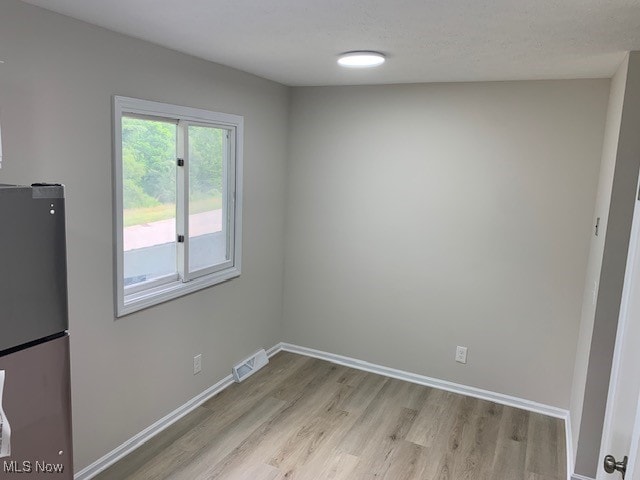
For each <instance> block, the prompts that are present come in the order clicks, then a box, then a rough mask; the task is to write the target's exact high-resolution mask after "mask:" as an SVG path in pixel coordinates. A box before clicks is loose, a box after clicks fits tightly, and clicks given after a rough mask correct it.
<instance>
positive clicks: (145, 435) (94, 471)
mask: <svg viewBox="0 0 640 480" xmlns="http://www.w3.org/2000/svg"><path fill="white" fill-rule="evenodd" d="M280 350H282V347H281V344H278V345H275V346H273V347H271V348H270V349H269V350H267V356H268V357H269V358H271V357H272V356H273V355H275V354H276V353H278V352H279V351H280ZM233 383H234V381H233V376H232V375H231V374H229V375H227V376H226V377H224V378H223V379H222V380H220V381H219V382H218V383H216V384H215V385H213V386H211V387H209V388H207V389H206V390H205V391H204V392H202V393H201V394H199V395H197V396H195V397H193V398H192V399H191V400H189V401H188V402H187V403H185V404H184V405H181V406H180V407H178V408H177V409H175V410H174V411H173V412H171V413H169V414H168V415H166V416H164V417H163V418H161V419H160V420H158V421H157V422H155V423H154V424H153V425H151V426H149V427H147V428H145V429H144V430H142V431H141V432H140V433H138V434H136V435H134V436H133V437H131V438H130V439H129V440H127V441H126V442H124V443H123V444H122V445H120V446H119V447H117V448H115V449H114V450H112V451H110V452H109V453H107V454H106V455H105V456H103V457H102V458H99V459H98V460H96V461H95V462H93V463H92V464H91V465H89V466H87V467H85V468H83V469H82V470H80V471H79V472H78V473H76V474H75V475H74V476H73V478H74V480H89V479H91V478H93V477H95V476H96V475H98V474H99V473H101V472H103V471H104V470H106V469H107V468H109V467H110V466H111V465H113V464H114V463H116V462H117V461H118V460H120V459H122V458H124V457H125V456H127V455H128V454H130V453H131V452H133V451H134V450H135V449H137V448H138V447H140V446H142V445H143V444H145V443H146V442H148V441H149V440H151V439H152V438H153V437H155V436H156V435H158V434H159V433H160V432H162V431H163V430H165V429H166V428H168V427H170V426H171V425H173V424H174V423H175V422H177V421H178V420H180V419H181V418H182V417H184V416H185V415H187V414H188V413H190V412H192V411H193V410H195V409H196V408H198V407H199V406H200V405H202V404H203V403H204V402H206V401H207V400H209V399H210V398H211V397H213V396H214V395H217V394H218V393H220V392H222V391H223V390H224V389H226V388H228V387H230V386H231V385H233Z"/></svg>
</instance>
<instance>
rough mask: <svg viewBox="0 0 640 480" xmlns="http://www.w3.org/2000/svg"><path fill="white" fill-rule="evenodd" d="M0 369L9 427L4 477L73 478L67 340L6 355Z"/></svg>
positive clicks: (1, 462)
mask: <svg viewBox="0 0 640 480" xmlns="http://www.w3.org/2000/svg"><path fill="white" fill-rule="evenodd" d="M0 370H4V372H5V382H4V392H3V398H2V407H3V410H4V413H5V414H6V416H7V420H8V421H9V424H10V425H11V455H10V456H9V457H4V458H0V479H5V478H6V479H11V478H14V477H15V478H21V479H25V480H26V479H45V478H49V479H58V480H72V479H73V465H72V458H73V456H72V453H73V452H72V451H71V450H72V447H71V407H70V405H71V393H70V380H69V337H68V336H67V335H65V336H63V337H61V338H57V339H55V340H50V341H48V342H44V343H41V344H39V345H36V346H33V347H29V348H26V349H24V350H20V351H18V352H15V353H11V354H9V355H4V356H2V357H0ZM18 473H20V475H14V474H18Z"/></svg>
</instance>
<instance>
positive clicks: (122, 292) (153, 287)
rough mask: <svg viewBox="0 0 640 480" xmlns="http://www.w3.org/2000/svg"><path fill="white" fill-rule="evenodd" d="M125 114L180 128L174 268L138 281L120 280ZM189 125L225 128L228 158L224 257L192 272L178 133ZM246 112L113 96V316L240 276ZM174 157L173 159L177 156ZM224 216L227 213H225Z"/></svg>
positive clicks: (184, 142) (184, 150)
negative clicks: (226, 257) (180, 238)
mask: <svg viewBox="0 0 640 480" xmlns="http://www.w3.org/2000/svg"><path fill="white" fill-rule="evenodd" d="M123 115H124V116H126V115H133V116H141V117H150V118H155V119H163V120H167V121H170V122H175V123H176V124H177V125H178V126H179V127H184V128H178V137H177V142H178V145H177V147H178V152H177V155H176V157H177V158H182V159H183V160H184V166H181V167H178V166H177V165H176V168H177V175H176V196H177V198H176V201H177V215H176V230H177V231H176V235H178V234H180V235H184V237H185V238H184V242H180V243H178V244H177V245H178V252H177V259H178V265H177V267H178V274H177V275H174V274H172V275H168V276H166V277H163V278H157V279H153V280H151V281H149V282H143V283H140V284H137V285H131V286H127V287H125V285H124V217H123V188H124V187H123V165H122V117H123ZM189 125H196V126H207V127H214V128H221V129H224V130H226V131H227V133H228V136H227V142H226V145H227V151H228V154H229V157H228V158H229V162H228V163H227V162H225V167H224V168H225V172H226V175H225V179H226V181H227V195H226V196H225V198H224V199H223V205H224V206H223V211H226V212H227V216H226V217H227V218H226V221H227V225H226V228H227V231H228V238H229V241H228V242H227V248H228V249H229V258H230V260H229V261H227V262H223V263H221V264H218V265H215V266H213V267H209V268H206V269H203V270H197V271H195V272H190V271H189V268H188V266H189V240H190V238H189V211H188V202H189V158H188V150H189V149H188V139H187V138H185V137H184V136H183V135H181V133H182V132H183V131H184V130H185V129H187V128H188V126H189ZM243 133H244V118H243V117H242V116H239V115H232V114H228V113H219V112H212V111H209V110H202V109H197V108H191V107H182V106H178V105H171V104H167V103H160V102H152V101H148V100H140V99H137V98H130V97H121V96H114V97H113V151H114V161H113V165H114V168H113V173H114V179H113V184H114V194H113V198H114V210H115V212H114V246H115V254H114V261H115V269H114V271H115V282H114V283H115V289H116V295H115V300H116V317H122V316H125V315H128V314H130V313H133V312H136V311H139V310H142V309H145V308H148V307H151V306H153V305H157V304H159V303H163V302H166V301H168V300H172V299H174V298H177V297H181V296H183V295H187V294H189V293H192V292H195V291H197V290H201V289H203V288H207V287H210V286H212V285H216V284H218V283H222V282H226V281H227V280H230V279H232V278H235V277H238V276H239V275H240V273H241V263H242V144H243ZM177 158H176V160H177ZM223 221H225V219H223Z"/></svg>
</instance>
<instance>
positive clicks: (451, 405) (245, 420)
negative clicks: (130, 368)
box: [96, 352, 566, 480]
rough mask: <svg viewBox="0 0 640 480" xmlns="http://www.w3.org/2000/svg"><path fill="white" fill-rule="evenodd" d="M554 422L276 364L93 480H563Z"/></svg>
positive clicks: (338, 370)
mask: <svg viewBox="0 0 640 480" xmlns="http://www.w3.org/2000/svg"><path fill="white" fill-rule="evenodd" d="M564 435H565V432H564V424H563V422H562V421H561V420H558V419H555V418H550V417H546V416H543V415H539V414H535V413H530V412H526V411H523V410H518V409H515V408H511V407H505V406H502V405H497V404H495V403H491V402H488V401H484V400H478V399H475V398H470V397H465V396H462V395H457V394H453V393H449V392H445V391H442V390H436V389H433V388H428V387H423V386H420V385H415V384H411V383H407V382H404V381H400V380H395V379H391V378H387V377H383V376H379V375H375V374H372V373H367V372H362V371H359V370H354V369H351V368H347V367H343V366H340V365H334V364H331V363H328V362H325V361H322V360H317V359H313V358H309V357H305V356H300V355H295V354H291V353H286V352H282V353H279V354H278V355H276V356H274V357H273V358H272V359H271V362H270V363H269V365H268V366H267V367H265V368H264V369H263V370H261V371H259V372H257V373H256V374H255V375H253V376H252V377H250V378H249V379H247V380H246V381H245V382H243V383H241V384H238V385H233V386H231V387H230V388H228V389H226V390H225V391H223V392H221V393H220V394H219V395H217V396H215V397H213V398H212V399H210V400H209V401H207V402H206V403H204V404H203V405H202V406H201V407H198V408H197V409H196V410H195V411H194V412H192V413H191V414H189V415H187V416H186V417H184V418H183V419H182V420H180V421H179V422H177V423H176V424H174V425H172V426H171V427H169V428H168V429H167V430H165V431H164V432H162V433H161V434H159V435H158V436H156V437H154V438H153V439H152V440H150V441H149V442H147V443H146V444H145V445H143V446H142V447H140V448H139V449H138V450H136V451H135V452H133V453H131V454H130V455H129V456H127V457H125V458H124V459H122V460H121V461H119V462H118V463H117V464H115V465H114V466H112V467H111V468H109V469H108V470H106V471H105V472H103V473H102V474H100V475H99V476H98V477H96V479H97V480H156V479H157V480H164V479H171V480H205V479H207V480H209V479H225V480H227V479H233V480H284V479H287V480H290V479H296V480H300V479H304V480H322V479H327V480H328V479H332V480H347V479H348V480H360V479H387V480H413V479H416V480H417V479H424V480H436V479H437V480H464V479H469V480H489V479H491V480H502V479H504V480H561V479H562V480H564V479H566V466H565V461H566V460H565V459H566V453H565V441H564V438H565V437H564Z"/></svg>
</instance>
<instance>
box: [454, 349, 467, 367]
mask: <svg viewBox="0 0 640 480" xmlns="http://www.w3.org/2000/svg"><path fill="white" fill-rule="evenodd" d="M456 362H458V363H467V347H461V346H459V345H458V347H456Z"/></svg>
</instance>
